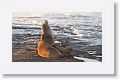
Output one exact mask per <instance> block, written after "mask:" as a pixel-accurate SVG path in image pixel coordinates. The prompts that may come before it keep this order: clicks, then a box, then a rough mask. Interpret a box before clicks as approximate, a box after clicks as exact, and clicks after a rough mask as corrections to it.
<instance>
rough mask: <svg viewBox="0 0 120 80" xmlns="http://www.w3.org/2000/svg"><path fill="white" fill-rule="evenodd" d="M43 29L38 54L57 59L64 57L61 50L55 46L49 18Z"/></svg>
mask: <svg viewBox="0 0 120 80" xmlns="http://www.w3.org/2000/svg"><path fill="white" fill-rule="evenodd" d="M41 31H42V35H41V38H40V41H39V43H38V48H37V51H38V54H39V55H40V56H41V57H44V58H52V59H54V58H55V59H56V58H59V57H62V54H61V52H60V51H59V50H58V49H57V48H55V47H54V46H53V45H54V38H53V35H52V30H51V29H50V27H49V25H48V21H47V20H45V22H44V23H43V25H42V28H41Z"/></svg>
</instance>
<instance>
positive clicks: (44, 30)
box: [42, 20, 52, 35]
mask: <svg viewBox="0 0 120 80" xmlns="http://www.w3.org/2000/svg"><path fill="white" fill-rule="evenodd" d="M42 34H50V35H52V31H51V29H50V27H49V25H48V21H47V20H45V21H44V23H43V25H42Z"/></svg>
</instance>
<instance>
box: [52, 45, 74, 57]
mask: <svg viewBox="0 0 120 80" xmlns="http://www.w3.org/2000/svg"><path fill="white" fill-rule="evenodd" d="M53 46H54V47H55V48H57V49H58V50H59V51H60V52H61V53H62V55H64V56H65V57H70V56H72V55H73V54H72V53H73V49H72V48H71V47H67V48H65V47H61V46H60V45H59V44H54V45H53Z"/></svg>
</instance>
